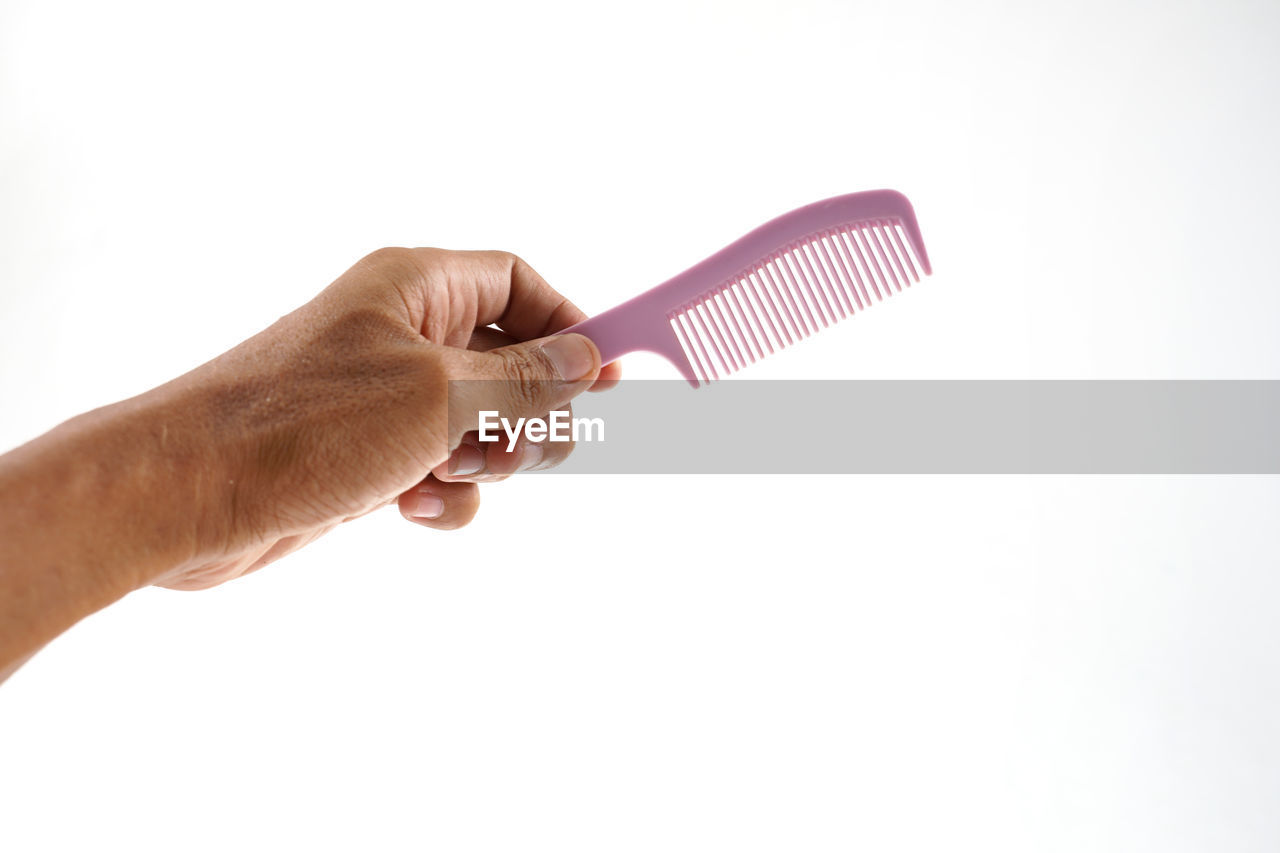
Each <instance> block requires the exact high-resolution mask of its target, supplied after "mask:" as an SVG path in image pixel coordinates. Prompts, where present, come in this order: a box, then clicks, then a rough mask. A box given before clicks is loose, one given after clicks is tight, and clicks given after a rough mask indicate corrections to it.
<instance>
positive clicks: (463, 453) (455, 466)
mask: <svg viewBox="0 0 1280 853" xmlns="http://www.w3.org/2000/svg"><path fill="white" fill-rule="evenodd" d="M483 467H484V454H483V453H481V452H480V449H479V448H478V447H473V446H472V445H470V444H460V445H458V449H457V450H455V451H454V452H453V458H452V459H451V460H449V473H450V474H453V475H454V476H457V477H466V476H468V475H469V474H474V473H476V472H477V471H479V470H480V469H481V468H483Z"/></svg>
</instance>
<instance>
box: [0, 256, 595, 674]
mask: <svg viewBox="0 0 1280 853" xmlns="http://www.w3.org/2000/svg"><path fill="white" fill-rule="evenodd" d="M584 319H586V315H585V314H583V312H582V311H580V310H579V309H578V308H576V307H574V305H573V304H572V303H570V302H569V301H568V300H567V299H565V298H564V297H563V296H561V295H560V294H559V293H557V292H556V291H555V290H554V289H552V288H551V286H550V285H548V284H547V283H546V281H544V280H543V279H542V277H541V276H539V275H538V274H537V273H536V272H534V271H533V269H532V268H530V267H529V266H528V264H526V263H525V262H524V261H522V260H521V259H519V258H518V257H516V256H515V255H511V254H508V253H505V252H449V251H444V250H440V249H381V250H379V251H377V252H374V253H373V254H371V255H369V256H367V257H365V258H363V259H362V260H361V261H360V262H358V263H357V264H356V265H355V266H353V267H352V268H351V269H350V270H348V271H347V272H346V273H344V274H343V275H342V276H341V277H340V278H339V279H338V280H337V281H335V282H334V283H333V284H331V285H330V286H329V287H328V288H326V289H325V290H324V291H322V292H321V293H320V294H319V295H318V296H316V298H315V299H313V300H312V301H311V302H308V303H307V304H306V305H304V306H302V307H301V308H299V309H298V310H296V311H294V312H293V313H291V314H288V315H286V316H284V317H282V318H280V320H278V321H277V322H276V323H274V324H273V325H272V326H270V327H269V328H267V329H265V330H264V331H262V332H260V333H259V334H257V335H255V336H254V337H252V338H250V339H249V340H247V341H245V342H243V343H242V344H240V345H239V346H237V347H235V348H234V349H232V350H230V351H228V352H226V353H224V354H223V355H221V356H219V357H217V358H215V359H214V360H212V361H210V362H208V363H206V364H203V365H201V366H200V367H197V368H196V369H195V370H192V371H191V372H190V373H187V374H185V375H183V376H180V377H178V378H177V379H174V380H173V381H171V382H168V383H166V384H164V385H162V386H160V387H158V388H155V389H153V390H151V391H148V392H147V393H145V394H141V395H139V396H137V397H134V398H131V399H128V400H124V401H122V402H119V403H115V404H113V405H110V406H105V407H103V408H101V409H96V410H94V411H91V412H88V413H86V414H83V415H80V416H78V417H75V418H72V419H71V420H69V421H67V422H66V423H64V424H61V425H59V426H58V427H56V428H54V429H52V430H50V431H49V432H48V433H46V434H44V435H42V436H40V437H39V438H36V439H35V440H33V441H31V442H28V443H27V444H25V445H23V446H21V447H19V448H17V449H15V450H13V451H11V452H9V453H7V454H5V455H3V456H0V496H2V497H0V501H2V502H3V512H0V680H3V678H5V677H7V676H8V675H9V674H11V673H12V672H13V671H14V670H16V669H17V668H18V667H19V666H21V664H22V663H23V662H24V661H26V660H27V659H28V658H29V657H30V656H31V655H33V654H34V653H35V652H36V651H38V650H39V649H40V648H41V647H42V646H44V645H45V644H46V643H48V642H49V641H50V640H51V639H53V638H54V637H55V636H57V635H58V634H60V633H61V632H62V631H65V630H66V629H67V628H68V627H70V626H71V625H73V624H75V622H77V621H79V620H80V619H82V618H84V617H85V616H87V615H88V614H90V613H93V612H94V611H96V610H99V609H101V608H103V607H106V606H107V605H109V604H111V603H112V602H114V601H117V600H119V599H120V598H122V597H124V596H125V595H127V594H128V593H130V592H132V591H133V590H136V589H139V588H141V587H144V586H148V585H152V584H155V585H159V586H164V587H169V588H172V589H185V590H195V589H205V588H208V587H212V586H216V585H217V584H220V583H224V582H226V581H228V580H232V579H234V578H237V577H240V576H241V575H243V574H246V573H248V572H252V571H255V570H257V569H260V568H262V567H263V566H265V565H267V564H268V563H271V562H273V561H275V560H278V559H279V558H280V557H283V556H284V555H286V554H288V553H290V552H292V551H295V550H297V549H298V548H301V547H302V546H304V545H306V544H307V543H309V542H312V541H314V540H315V539H317V538H318V537H320V536H322V535H323V534H324V533H325V532H326V531H328V530H331V529H333V528H334V527H335V526H337V525H338V524H341V523H342V522H344V521H350V520H352V519H355V518H359V517H360V516H363V515H366V514H367V513H369V512H372V511H373V510H375V509H378V508H379V507H383V506H386V505H389V504H392V503H396V504H398V506H399V509H400V512H401V514H402V515H403V516H404V517H405V518H406V519H409V520H410V521H413V522H415V523H418V524H421V525H423V526H426V527H431V528H434V529H438V530H450V529H454V528H457V527H461V526H463V525H465V524H467V523H468V522H469V521H470V520H471V519H472V518H473V517H474V516H475V513H476V510H477V509H478V508H479V500H480V497H479V487H478V485H477V484H478V483H485V482H496V481H499V480H502V479H505V478H506V477H508V476H510V475H512V474H514V473H516V472H517V471H519V470H524V469H529V468H534V467H536V468H545V467H550V466H553V465H556V464H558V463H559V462H561V461H563V459H564V458H565V457H566V456H567V455H568V453H569V452H570V450H571V449H572V444H570V443H556V444H550V443H546V444H542V445H540V446H539V447H537V448H532V447H531V446H530V445H529V444H528V443H527V442H525V441H524V440H523V439H522V440H521V442H520V443H519V444H518V445H517V446H516V447H515V448H514V449H513V450H512V451H511V452H507V451H506V449H505V445H506V442H505V441H504V442H501V443H500V444H496V445H495V444H484V445H482V444H481V443H480V442H479V441H478V440H476V434H475V433H474V432H470V431H468V427H469V426H471V425H475V424H476V423H477V422H478V420H477V419H478V412H479V411H480V410H485V409H488V410H498V411H500V412H502V414H503V415H504V416H506V417H509V418H512V419H514V418H516V417H545V416H546V414H547V413H548V412H549V411H550V410H552V409H565V408H567V404H568V401H569V400H570V399H572V398H573V397H574V396H576V395H578V394H579V393H581V392H583V391H586V390H589V389H590V390H602V389H604V388H607V387H610V386H611V385H613V384H614V383H615V382H616V381H617V379H618V376H619V368H618V366H617V365H616V364H611V365H606V366H603V367H602V366H601V364H600V354H599V352H598V351H597V350H596V348H595V346H594V345H593V344H592V343H591V342H590V341H589V340H588V339H587V338H585V337H582V336H581V335H555V334H554V333H555V332H558V331H560V330H562V329H565V328H567V327H569V326H571V325H573V324H574V323H577V322H579V321H581V320H584ZM495 326H496V328H494V327H495ZM454 380H501V381H488V382H456V381H454ZM477 465H478V466H480V467H479V469H478V470H475V469H476V466H477Z"/></svg>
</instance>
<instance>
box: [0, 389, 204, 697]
mask: <svg viewBox="0 0 1280 853" xmlns="http://www.w3.org/2000/svg"><path fill="white" fill-rule="evenodd" d="M197 419H198V413H197V412H196V411H193V410H192V407H191V406H190V405H187V401H183V400H182V399H180V396H179V395H178V394H177V393H175V391H174V390H173V389H172V388H162V389H157V390H156V391H152V392H150V393H148V394H144V395H142V396H140V397H136V398H133V399H131V400H126V401H124V402H121V403H117V404H114V405H112V406H107V407H105V408H102V409H98V410H95V411H93V412H89V413H87V414H84V415H80V416H78V417H76V418H73V419H72V420H70V421H67V422H66V423H64V424H62V425H60V426H58V427H56V428H55V429H53V430H51V431H50V432H48V433H46V434H45V435H42V436H40V437H39V438H37V439H35V440H34V441H31V442H29V443H28V444H25V445H23V446H22V447H19V448H17V449H16V450H13V451H12V452H10V453H8V454H5V455H4V456H0V679H3V677H4V676H6V675H8V674H9V673H10V672H12V671H13V670H14V669H16V668H17V666H18V665H20V664H21V663H22V661H23V660H25V659H26V658H27V657H29V656H30V655H31V654H33V653H34V652H36V651H37V650H39V649H40V648H41V647H42V646H43V645H44V644H45V643H47V642H49V641H50V640H51V639H53V638H54V637H55V636H57V635H58V634H60V633H61V632H62V631H64V630H66V629H67V628H68V627H70V626H71V625H72V624H74V623H75V622H77V621H79V620H80V619H82V618H83V617H85V616H87V615H89V614H90V613H93V612H94V611H97V610H99V609H101V608H103V607H105V606H107V605H108V604H110V603H112V602H113V601H116V600H118V599H120V598H122V597H123V596H125V595H126V594H128V593H129V592H131V591H133V590H135V589H138V588H139V587H142V586H146V585H147V584H149V583H151V582H152V581H153V580H155V579H156V578H157V577H159V576H161V575H162V574H163V573H165V572H168V571H172V570H173V569H174V568H176V567H179V566H182V565H185V564H187V563H189V562H191V561H193V560H196V559H198V558H199V556H200V550H201V543H202V542H204V541H207V539H208V536H209V534H210V531H209V529H208V528H209V527H210V526H216V525H218V524H220V523H221V519H218V518H211V517H210V515H209V507H211V506H213V507H216V506H217V505H218V500H217V497H216V495H215V494H213V493H214V492H215V491H216V490H217V489H218V482H219V480H220V479H221V477H220V475H219V473H218V472H217V470H216V465H217V463H216V455H215V454H214V453H211V452H210V448H209V446H208V443H207V442H205V441H203V439H202V437H201V436H200V435H199V431H200V429H201V427H200V426H199V424H198V423H196V420H197Z"/></svg>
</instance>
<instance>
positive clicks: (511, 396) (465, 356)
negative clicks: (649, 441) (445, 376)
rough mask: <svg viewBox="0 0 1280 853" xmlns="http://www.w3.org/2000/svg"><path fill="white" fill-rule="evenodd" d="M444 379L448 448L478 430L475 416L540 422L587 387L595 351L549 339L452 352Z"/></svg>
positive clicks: (566, 338) (596, 367)
mask: <svg viewBox="0 0 1280 853" xmlns="http://www.w3.org/2000/svg"><path fill="white" fill-rule="evenodd" d="M450 355H451V356H452V357H453V358H454V359H456V360H457V361H458V362H460V363H458V364H456V365H454V366H453V367H452V368H451V369H450V371H449V376H450V377H451V379H450V381H449V445H450V447H456V446H457V443H458V441H460V440H461V438H462V436H463V434H464V433H466V432H468V431H470V430H474V429H476V428H477V426H478V424H479V420H480V412H482V411H497V412H499V413H500V414H501V416H502V417H505V418H508V419H510V420H514V419H515V418H533V417H541V416H543V415H545V414H547V412H549V411H551V410H552V409H555V408H556V407H558V406H563V405H564V404H565V403H567V402H569V401H570V400H572V399H573V398H574V397H576V396H578V395H579V394H581V393H582V392H583V391H586V390H587V389H588V388H590V387H591V385H592V383H593V382H594V381H595V379H596V377H597V376H598V375H599V374H600V367H601V365H600V351H599V350H598V349H596V345H595V344H593V343H592V342H591V340H590V339H588V338H586V337H585V336H583V335H576V334H575V335H552V336H551V337H547V338H538V339H536V340H532V341H525V342H523V343H519V344H512V345H511V346H505V347H499V348H497V349H492V350H489V351H488V352H475V351H474V350H463V349H455V350H452V351H451V353H450Z"/></svg>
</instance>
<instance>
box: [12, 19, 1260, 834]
mask: <svg viewBox="0 0 1280 853" xmlns="http://www.w3.org/2000/svg"><path fill="white" fill-rule="evenodd" d="M1277 102H1280V7H1277V5H1276V4H1275V3H1274V2H1269V0H1259V2H1241V0H1231V2H1217V3H1214V2H1207V0H1205V2H1189V1H1188V0H1177V2H1164V3H1157V2H1148V3H1140V2H1134V0H1123V2H1116V0H1108V2H1072V3H1053V4H1028V3H1015V2H1001V1H1000V0H990V1H989V2H983V3H954V2H941V0H939V2H933V3H927V2H914V3H869V2H867V3H836V2H827V3H822V2H799V0H791V2H787V3H759V2H756V3H751V2H741V0H740V2H734V3H718V4H717V3H709V2H678V3H666V2H660V3H653V2H650V3H646V4H640V5H637V4H630V5H619V6H613V5H610V4H598V3H597V4H580V5H570V4H538V3H503V2H486V3H474V4H469V3H463V2H455V3H449V4H438V3H428V2H420V3H400V4H395V3H360V4H348V5H347V6H345V7H344V6H342V5H339V4H330V3H307V4H293V5H291V4H283V3H269V2H268V3H264V2H260V0H255V2H224V3H220V4H208V5H205V6H201V7H197V6H195V5H193V4H175V3H138V2H115V3H90V2H80V3H71V2H68V3H57V2H35V0H5V1H4V2H3V4H0V410H2V411H3V417H0V447H3V448H8V447H12V446H15V445H17V444H19V443H21V442H23V441H25V440H27V439H28V438H31V437H33V436H34V435H37V434H39V433H40V432H42V431H43V430H45V429H47V428H49V427H50V426H52V425H53V424H55V423H57V422H58V421H60V420H62V419H64V418H66V417H68V416H70V415H72V414H74V413H76V412H79V411H82V410H84V409H87V408H91V407H93V406H96V405H100V404H103V403H106V402H109V401H112V400H115V399H119V398H121V397H124V396H128V395H131V394H134V393H138V392H140V391H143V390H145V389H146V388H148V387H151V386H152V385H155V384H158V383H159V382H161V381H163V380H165V379H168V378H170V377H171V376H173V375H176V374H178V373H181V372H184V371H185V370H187V369H189V368H190V367H192V366H194V365H195V364H198V363H199V362H201V361H204V360H206V359H208V358H210V357H212V356H214V355H216V354H217V353H219V352H221V351H223V350H225V349H227V348H229V347H230V346H232V345H234V344H235V343H236V342H237V341H239V340H240V339H242V338H243V337H246V336H248V335H250V334H252V333H253V332H255V331H257V330H258V329H260V328H262V327H264V326H266V325H267V324H269V323H270V322H271V321H272V320H274V319H275V318H276V317H277V316H279V315H281V314H283V313H285V312H287V311H289V310H291V309H292V308H294V307H296V306H297V305H298V304H300V303H301V302H303V301H306V300H307V299H309V298H310V297H311V296H312V295H313V294H314V293H315V292H317V291H318V290H319V289H320V288H321V287H323V286H324V285H325V284H327V283H328V282H329V281H331V280H332V279H333V278H335V277H336V276H337V275H338V274H339V273H341V272H342V271H343V270H344V269H346V268H347V267H348V266H349V265H350V264H351V263H353V262H354V261H355V260H356V259H358V258H359V257H360V256H361V255H363V254H364V253H366V252H368V251H370V250H372V249H374V248H377V247H379V246H382V245H437V246H444V247H449V248H504V249H509V250H512V251H515V252H517V253H519V254H521V255H522V256H524V257H525V258H526V259H527V260H528V261H529V262H530V263H532V264H533V265H534V266H535V267H536V268H537V269H539V271H541V272H542V273H543V274H544V275H545V276H546V277H547V278H548V279H549V280H550V281H551V282H552V283H553V284H554V285H555V286H557V287H558V288H559V289H561V290H562V291H563V292H565V293H566V294H568V295H569V296H570V297H571V298H573V299H574V300H575V301H577V302H578V304H580V305H581V306H583V307H584V308H585V309H586V310H588V311H597V310H601V309H603V308H606V307H608V306H610V305H612V304H614V303H615V302H617V301H620V300H621V299H623V298H625V297H628V296H631V295H633V294H634V293H636V292H638V291H639V290H641V289H643V288H647V287H649V286H651V285H653V284H655V283H657V282H658V281H661V280H663V279H665V278H666V277H668V276H670V275H672V274H673V273H675V272H678V271H679V270H681V269H683V268H684V267H686V266H688V265H689V264H691V263H693V262H694V261H696V260H698V259H700V258H701V257H702V256H704V255H706V254H708V253H710V252H711V251H713V250H715V249H717V248H719V247H720V246H721V245H723V244H724V243H726V242H728V241H730V240H732V239H734V238H736V237H737V236H739V235H740V234H741V233H743V232H744V231H746V230H748V229H750V228H752V227H754V226H755V225H758V224H759V223H761V222H763V221H764V220H766V219H768V218H770V217H772V216H774V215H776V214H778V213H781V212H784V211H786V210H788V209H790V208H792V207H795V206H798V205H800V204H804V203H807V202H810V201H814V200H816V199H819V198H824V197H826V196H830V195H835V194H838V193H843V192H850V191H854V190H860V189H871V188H876V187H883V186H889V187H894V188H896V189H900V190H902V191H903V192H905V193H907V195H909V196H910V197H911V199H912V200H913V202H914V203H915V206H916V209H917V212H918V214H919V217H920V222H921V225H922V228H923V230H924V234H925V238H926V241H927V243H928V246H929V250H930V253H931V255H932V258H933V260H934V264H935V269H936V275H935V276H934V277H933V278H932V279H929V280H927V281H926V282H925V283H923V284H922V285H920V286H919V287H916V288H913V289H912V290H911V291H909V292H907V293H905V294H903V295H902V296H900V297H898V298H895V299H894V300H891V301H890V302H889V303H887V304H884V305H881V306H878V307H877V308H876V309H875V310H874V311H872V312H869V313H868V314H867V315H865V316H862V317H858V318H856V319H853V320H850V321H847V322H846V324H844V325H841V326H839V327H837V328H835V329H832V330H829V331H827V332H824V333H823V334H821V335H819V336H817V337H815V338H813V339H811V340H809V341H807V342H805V343H804V344H803V345H801V346H799V347H797V348H795V349H793V350H789V351H787V352H785V353H783V354H780V355H777V356H775V357H773V358H772V359H770V360H768V361H767V362H765V363H763V364H761V365H759V366H757V367H755V368H752V370H751V371H749V372H748V373H746V374H744V375H746V376H748V377H750V378H767V377H776V378H786V377H806V378H834V377H858V378H892V377H917V378H952V377H954V378H1000V377H1032V378H1063V377H1070V378H1094V377H1096V378H1277V366H1278V365H1280V358H1278V356H1280V347H1278V345H1277V343H1276V335H1275V329H1276V325H1277V318H1278V317H1280V287H1277V283H1278V282H1277V276H1276V273H1275V271H1274V269H1275V258H1274V245H1275V237H1274V234H1275V230H1276V226H1277V224H1280V215H1278V214H1277V212H1276V210H1277V204H1276V200H1277V199H1278V198H1280V165H1277V163H1278V160H1277V158H1276V156H1275V152H1276V151H1277V150H1280V111H1278V110H1277V109H1276V104H1277ZM627 369H628V371H629V375H631V376H668V375H672V374H671V373H670V370H669V368H667V367H666V366H665V365H664V364H662V363H660V362H657V361H654V360H648V359H646V358H644V357H638V358H634V359H631V360H630V361H629V362H628V365H627ZM688 404H689V405H690V406H696V405H698V399H697V395H696V392H692V391H691V392H690V398H689V403H688ZM671 416H672V417H679V412H672V413H671ZM874 428H875V426H874V422H873V421H871V420H870V419H869V421H868V422H867V423H860V424H827V425H822V426H821V427H818V428H816V429H805V430H798V432H797V435H796V440H795V443H794V445H792V446H788V447H761V448H760V449H759V452H760V453H761V454H762V455H765V454H788V453H790V454H805V453H821V452H822V445H823V443H824V442H826V441H834V440H842V439H843V438H845V437H847V436H865V435H868V434H869V433H870V432H871V431H873V430H874ZM815 433H816V434H815ZM690 440H691V441H703V440H714V438H713V437H698V436H691V437H690ZM750 464H751V461H750V460H744V462H743V467H744V470H749V469H750ZM181 499H182V498H181V495H157V496H156V500H157V501H164V500H181ZM484 502H485V505H484V506H483V507H482V509H481V514H480V516H479V517H478V519H477V520H476V522H475V523H474V524H473V525H472V526H471V527H470V528H468V529H466V530H464V531H461V532H457V533H450V534H443V533H436V532H433V531H428V530H425V529H422V528H420V527H417V526H415V525H410V524H408V523H406V522H404V521H403V520H402V519H400V517H399V516H398V514H397V513H396V512H395V511H394V510H388V511H386V512H385V513H382V514H378V515H375V516H374V517H370V518H368V519H365V520H363V521H362V522H360V523H358V524H353V525H346V526H345V527H344V528H343V529H341V530H338V531H336V532H334V533H333V534H331V535H330V536H328V537H327V538H326V539H325V540H322V541H321V542H319V543H316V544H315V545H313V546H311V547H309V548H308V549H307V550H306V551H304V552H302V553H299V554H297V555H294V556H292V557H290V558H289V559H288V560H286V561H285V562H283V563H282V564H280V565H277V566H273V567H271V568H270V569H269V570H268V571H264V572H261V573H259V574H256V575H253V576H251V577H249V578H246V579H243V580H241V581H237V582H235V583H232V584H229V585H227V586H225V587H221V588H218V589H216V590H213V591H209V592H203V593H175V592H169V591H164V590H154V589H151V590H144V591H142V592H140V593H138V594H135V595H133V596H132V597H130V598H129V599H127V600H126V601H124V602H122V603H121V604H119V605H117V606H115V607H112V608H110V609H108V610H107V611H104V612H102V613H100V614H98V615H96V616H93V617H91V618H89V619H87V620H85V621H84V622H83V623H82V624H80V625H78V626H77V627H76V628H74V629H73V630H71V631H70V632H68V633H67V634H66V635H65V636H63V637H62V638H60V639H59V640H57V641H56V642H54V643H53V644H52V645H51V646H50V647H49V648H47V649H46V650H45V651H43V652H42V653H41V654H39V655H38V656H37V657H36V658H35V659H34V660H33V661H32V662H31V663H30V664H28V665H27V666H26V667H25V668H24V669H23V670H21V671H19V673H18V674H17V675H15V676H14V677H13V678H12V679H11V680H10V681H9V682H8V683H6V684H5V685H3V687H0V849H4V850H6V851H8V850H12V851H28V850H31V851H43V850H90V849H92V850H117V849H119V850H131V851H139V850H204V849H209V850H214V849H216V850H225V849H243V850H279V849H369V850H416V849H430V850H445V851H491V850H503V851H508V850H555V851H577V850H582V851H587V850H590V851H600V850H646V851H647V850H659V849H660V850H697V851H703V850H735V851H741V850H770V851H773V850H779V851H781V850H786V851H792V850H805V851H810V850H813V851H826V850H849V849H865V850H877V851H896V850H929V851H936V850H982V851H1003V850H1009V851H1026V850H1062V851H1076V850H1125V851H1134V850H1153V851H1155V850H1159V851H1181V850H1214V851H1223V850H1231V851H1248V850H1274V849H1276V848H1277V846H1280V627H1277V625H1278V624H1280V620H1278V618H1277V617H1278V616H1280V575H1278V574H1277V571H1276V570H1277V563H1280V559H1278V556H1280V548H1278V547H1277V544H1276V539H1275V529H1276V524H1275V519H1276V517H1277V511H1278V510H1280V484H1278V483H1277V481H1276V479H1274V478H1266V477H1258V478H1248V477H1236V478H1209V477H1200V478H1175V477H1155V478H1123V477H1115V478H1108V477H1098V478H1081V479H1075V478H999V477H991V478H983V477H953V478H927V477H916V478H892V477H885V478H873V477H817V478H780V477H774V478H753V477H752V476H750V475H749V474H745V475H742V476H736V477H721V478H711V477H706V478H693V477H690V478H656V477H648V478H646V477H629V478H628V477H618V478H606V477H573V478H570V477H540V478H531V479H526V480H521V481H512V482H508V483H504V484H499V485H497V486H493V487H490V488H489V489H488V490H487V491H486V493H485V497H484Z"/></svg>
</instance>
